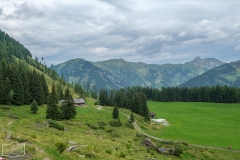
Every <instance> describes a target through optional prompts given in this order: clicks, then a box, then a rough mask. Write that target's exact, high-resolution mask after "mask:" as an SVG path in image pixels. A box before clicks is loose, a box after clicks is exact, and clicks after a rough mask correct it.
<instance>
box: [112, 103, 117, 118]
mask: <svg viewBox="0 0 240 160" xmlns="http://www.w3.org/2000/svg"><path fill="white" fill-rule="evenodd" d="M112 116H113V119H118V117H119V113H118V108H117V106H116V105H115V106H114V107H113V112H112Z"/></svg>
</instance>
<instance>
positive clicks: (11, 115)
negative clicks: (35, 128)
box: [8, 114, 20, 119]
mask: <svg viewBox="0 0 240 160" xmlns="http://www.w3.org/2000/svg"><path fill="white" fill-rule="evenodd" d="M8 117H9V118H13V119H20V118H19V117H18V116H16V115H13V114H9V115H8Z"/></svg>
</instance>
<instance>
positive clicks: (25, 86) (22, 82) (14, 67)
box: [0, 30, 66, 105]
mask: <svg viewBox="0 0 240 160" xmlns="http://www.w3.org/2000/svg"><path fill="white" fill-rule="evenodd" d="M43 60H44V58H43V57H42V62H41V61H38V58H35V59H32V55H31V53H30V51H29V50H28V49H27V48H25V47H24V46H23V45H22V44H20V43H19V42H18V41H16V40H15V39H13V38H11V37H10V36H9V35H8V34H6V33H5V32H2V31H1V30H0V88H1V92H0V104H15V105H22V104H30V103H31V102H32V101H33V100H34V99H35V100H36V101H37V103H38V104H39V105H41V104H44V103H46V102H47V99H48V92H49V86H50V85H51V84H52V82H53V81H56V82H58V83H57V88H58V96H59V98H61V97H62V95H63V89H62V87H64V86H66V82H65V81H64V80H63V79H61V78H60V77H59V76H58V75H57V73H56V72H55V71H54V70H52V69H49V68H48V67H47V66H46V64H43V63H44V62H43Z"/></svg>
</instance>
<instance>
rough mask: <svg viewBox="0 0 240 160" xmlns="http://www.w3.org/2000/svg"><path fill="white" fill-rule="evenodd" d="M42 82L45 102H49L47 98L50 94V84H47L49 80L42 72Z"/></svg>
mask: <svg viewBox="0 0 240 160" xmlns="http://www.w3.org/2000/svg"><path fill="white" fill-rule="evenodd" d="M41 82H42V83H41V84H42V89H43V95H44V103H47V98H48V96H49V92H48V86H47V82H46V79H45V78H44V75H43V74H41Z"/></svg>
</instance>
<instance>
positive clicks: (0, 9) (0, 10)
mask: <svg viewBox="0 0 240 160" xmlns="http://www.w3.org/2000/svg"><path fill="white" fill-rule="evenodd" d="M2 13H3V9H2V8H0V16H1V15H2Z"/></svg>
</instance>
